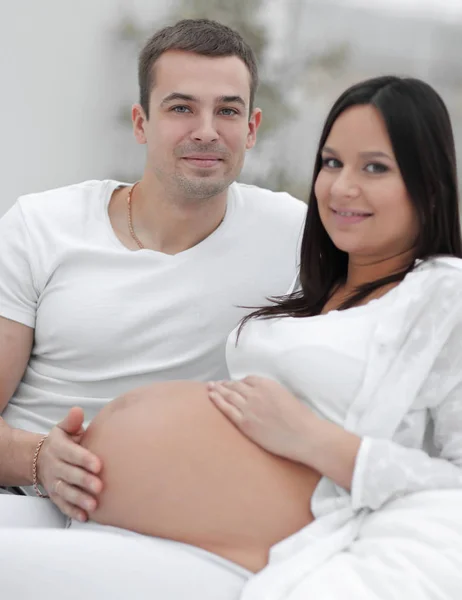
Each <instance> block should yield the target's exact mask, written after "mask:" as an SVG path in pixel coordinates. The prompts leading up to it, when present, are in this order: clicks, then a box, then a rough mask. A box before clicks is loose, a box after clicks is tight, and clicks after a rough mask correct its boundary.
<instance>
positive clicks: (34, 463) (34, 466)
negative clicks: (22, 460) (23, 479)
mask: <svg viewBox="0 0 462 600" xmlns="http://www.w3.org/2000/svg"><path fill="white" fill-rule="evenodd" d="M47 437H48V434H47V435H44V436H43V437H42V438H41V439H40V441H39V443H38V444H37V448H36V449H35V454H34V460H33V461H32V484H33V486H34V490H35V493H36V494H37V496H39V498H49V496H47V495H46V494H42V492H41V491H40V489H39V484H38V481H37V460H38V455H39V453H40V450H41V449H42V445H43V442H44V441H45V440H46V439H47Z"/></svg>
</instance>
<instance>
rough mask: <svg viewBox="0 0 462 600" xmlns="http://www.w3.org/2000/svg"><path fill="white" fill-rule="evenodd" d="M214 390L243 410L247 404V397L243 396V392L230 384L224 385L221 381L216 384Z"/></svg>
mask: <svg viewBox="0 0 462 600" xmlns="http://www.w3.org/2000/svg"><path fill="white" fill-rule="evenodd" d="M214 392H216V393H218V394H220V396H222V397H223V398H224V399H225V400H227V401H228V402H230V403H231V404H233V405H234V406H236V407H237V408H240V409H241V410H242V409H243V408H244V407H245V405H246V404H247V401H246V399H245V397H244V396H241V394H240V393H239V392H238V391H236V390H235V389H234V388H232V387H231V386H230V385H224V384H221V383H219V384H217V385H216V386H215V389H214Z"/></svg>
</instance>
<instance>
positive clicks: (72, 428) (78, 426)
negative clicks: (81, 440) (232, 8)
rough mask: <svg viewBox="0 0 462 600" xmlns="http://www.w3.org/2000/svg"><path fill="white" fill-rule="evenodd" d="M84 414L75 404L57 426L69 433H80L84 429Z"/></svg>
mask: <svg viewBox="0 0 462 600" xmlns="http://www.w3.org/2000/svg"><path fill="white" fill-rule="evenodd" d="M83 421H84V414H83V410H82V409H81V408H79V407H78V406H74V407H73V408H71V410H70V411H69V412H68V413H67V415H66V416H65V417H64V419H63V420H62V421H61V422H60V423H58V425H57V427H59V428H60V429H62V430H63V431H64V432H65V433H68V434H69V435H79V433H80V432H81V430H82V429H83Z"/></svg>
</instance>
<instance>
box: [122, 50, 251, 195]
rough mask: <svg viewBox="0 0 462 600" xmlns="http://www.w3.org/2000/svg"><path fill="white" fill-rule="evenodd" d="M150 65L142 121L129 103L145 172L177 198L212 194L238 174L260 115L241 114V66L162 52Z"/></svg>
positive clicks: (244, 87) (232, 60) (244, 94)
mask: <svg viewBox="0 0 462 600" xmlns="http://www.w3.org/2000/svg"><path fill="white" fill-rule="evenodd" d="M154 69H155V72H154V87H153V89H152V92H151V96H150V104H149V111H150V112H149V119H146V116H145V114H144V111H143V109H142V108H141V107H140V106H139V105H135V106H134V107H133V122H134V129H135V136H136V138H137V140H138V141H139V142H140V143H143V144H147V170H148V171H151V172H152V173H153V174H154V175H155V177H156V178H157V180H158V181H159V182H160V183H161V184H162V186H163V187H164V188H165V189H166V190H168V191H169V192H172V193H174V194H176V195H181V196H182V197H184V198H189V199H196V200H197V199H205V198H210V197H213V196H216V195H218V194H220V193H221V192H223V191H224V190H226V189H227V188H228V186H229V185H230V184H231V183H232V182H233V181H234V180H235V179H236V178H237V177H238V175H239V173H240V171H241V169H242V165H243V163H244V156H245V151H246V150H248V149H250V148H252V146H253V145H254V144H255V139H256V131H257V128H258V125H259V124H260V119H261V111H260V110H259V109H255V110H254V111H253V113H252V114H251V115H249V101H250V74H249V71H248V69H247V67H246V65H245V63H244V62H243V61H242V60H240V59H239V58H238V57H236V56H229V57H228V56H227V57H208V56H201V55H198V54H194V53H192V52H182V51H168V52H165V53H164V54H162V56H161V57H160V58H159V59H158V60H157V62H156V63H155V67H154Z"/></svg>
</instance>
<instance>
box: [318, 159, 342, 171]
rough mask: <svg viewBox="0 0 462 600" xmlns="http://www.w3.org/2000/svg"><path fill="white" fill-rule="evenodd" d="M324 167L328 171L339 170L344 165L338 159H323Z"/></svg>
mask: <svg viewBox="0 0 462 600" xmlns="http://www.w3.org/2000/svg"><path fill="white" fill-rule="evenodd" d="M322 166H323V167H325V168H326V169H338V168H339V167H341V166H342V163H341V162H340V161H339V160H337V159H336V158H323V159H322Z"/></svg>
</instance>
